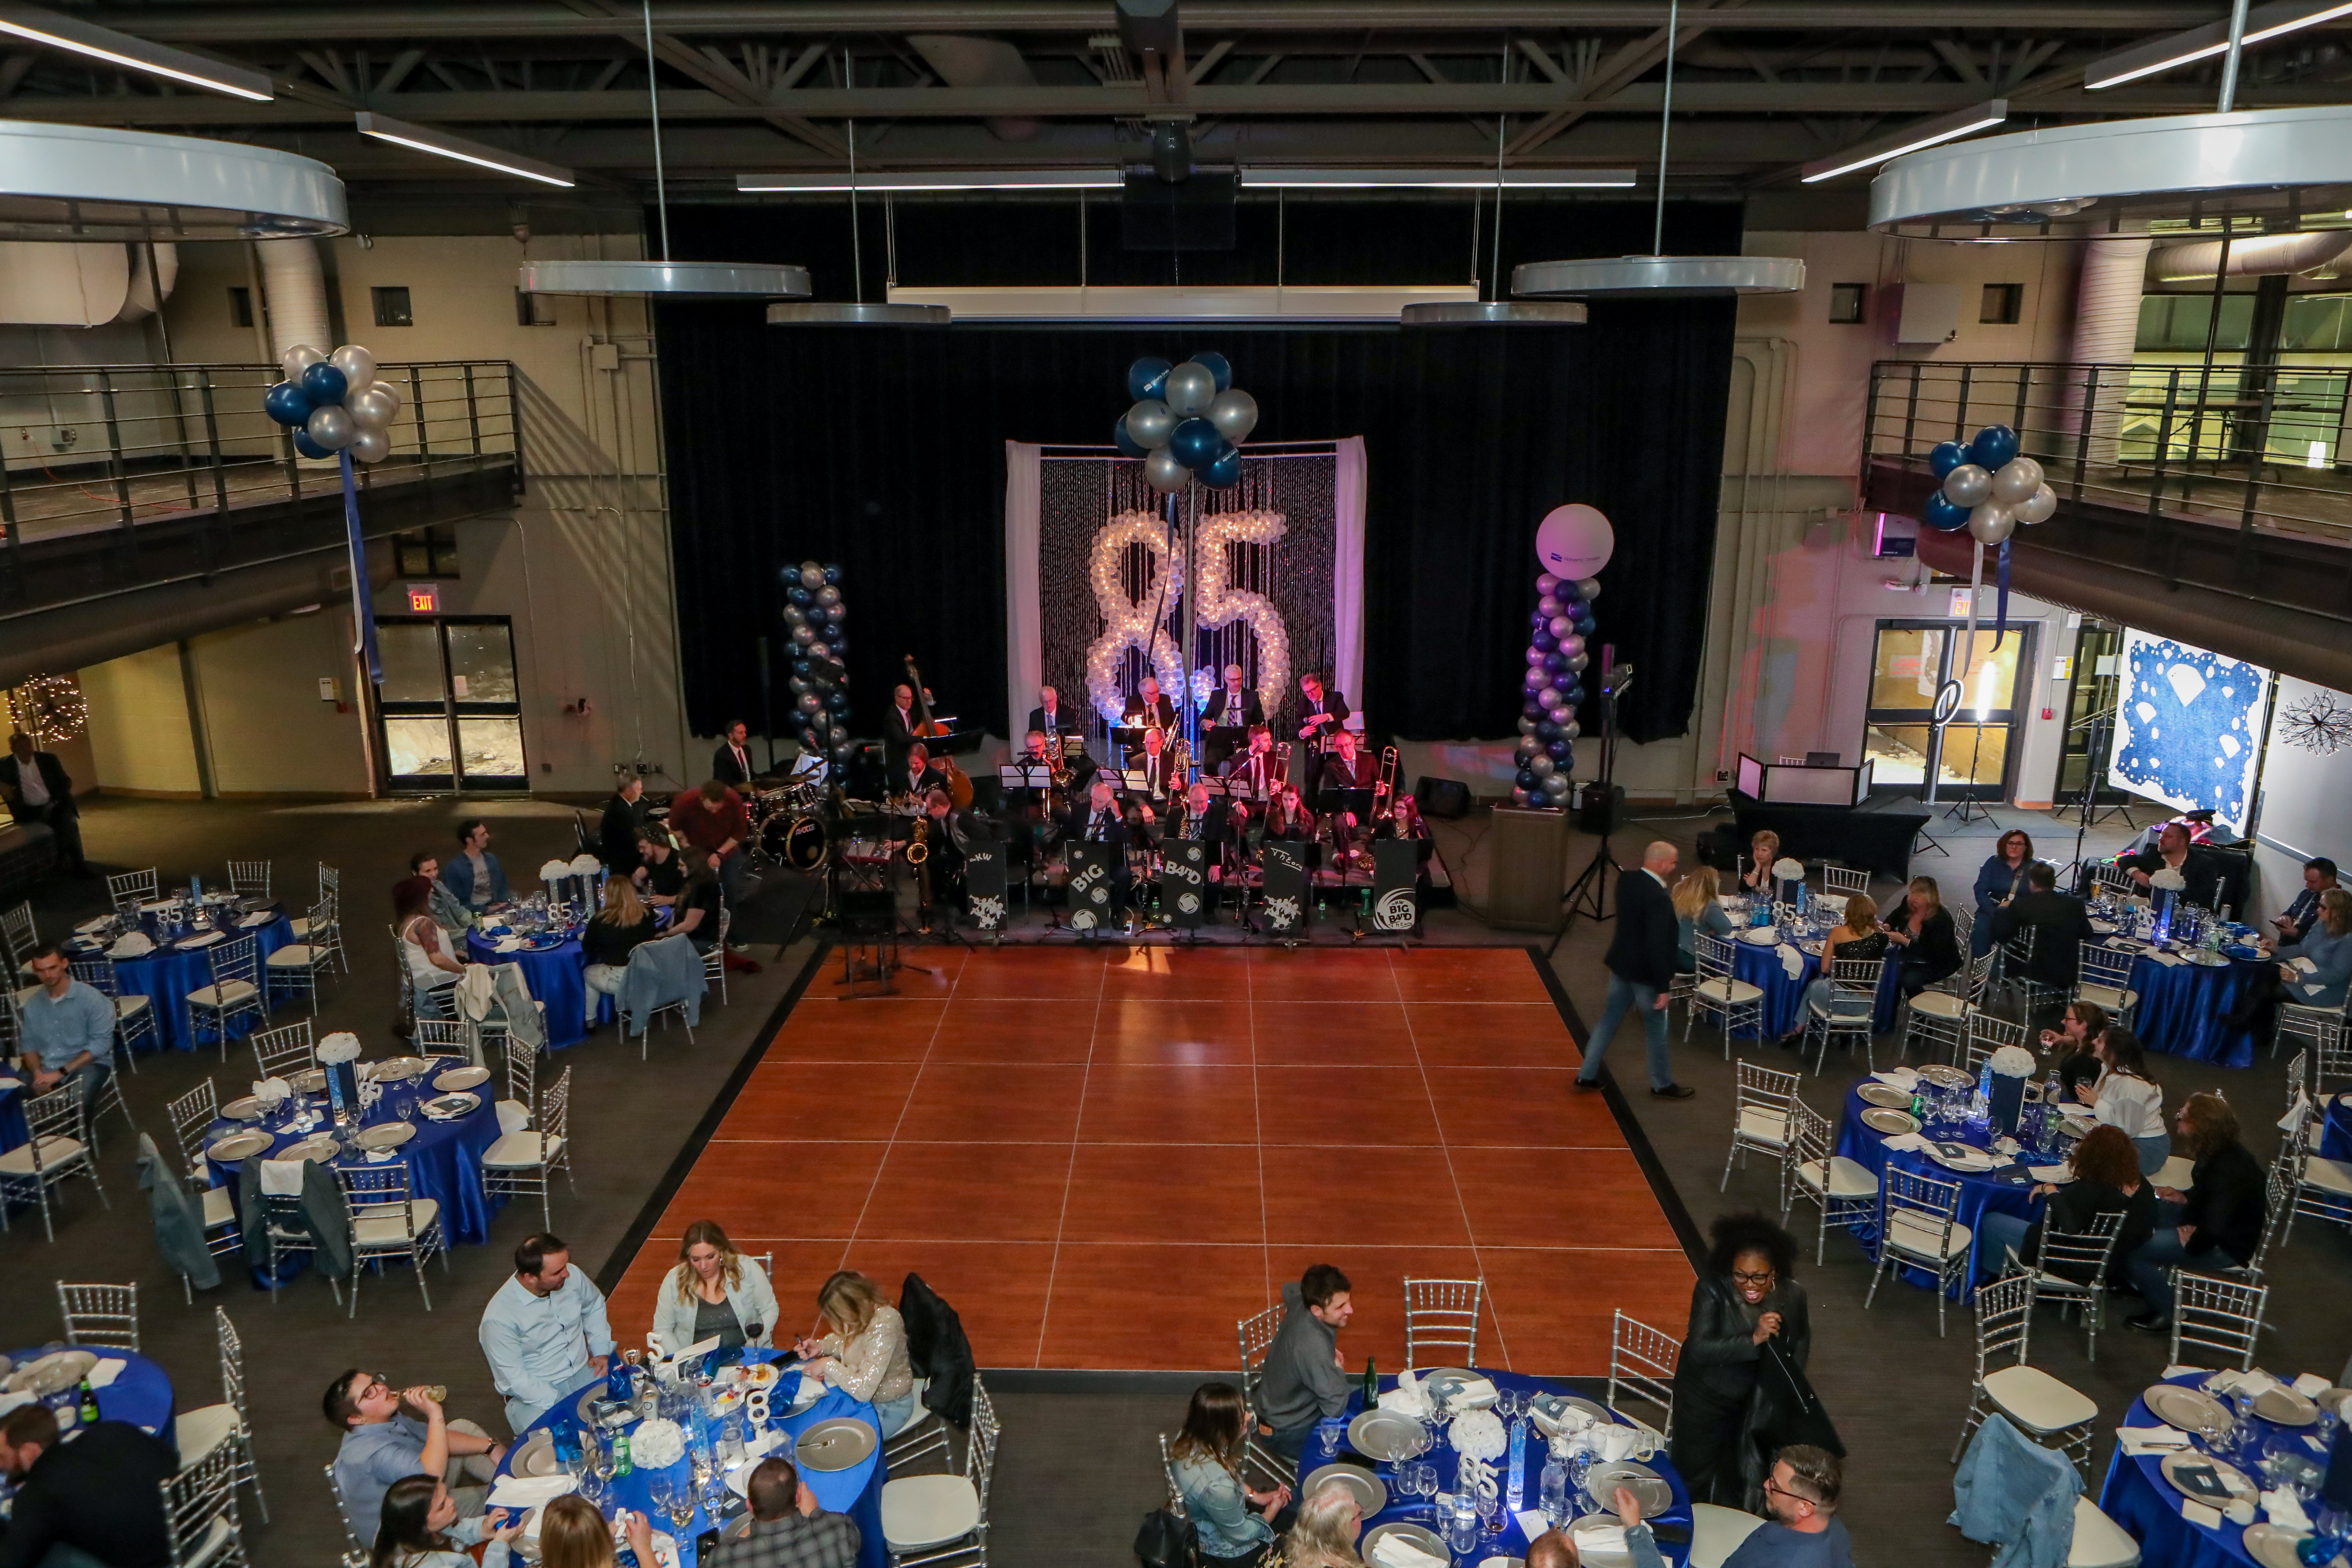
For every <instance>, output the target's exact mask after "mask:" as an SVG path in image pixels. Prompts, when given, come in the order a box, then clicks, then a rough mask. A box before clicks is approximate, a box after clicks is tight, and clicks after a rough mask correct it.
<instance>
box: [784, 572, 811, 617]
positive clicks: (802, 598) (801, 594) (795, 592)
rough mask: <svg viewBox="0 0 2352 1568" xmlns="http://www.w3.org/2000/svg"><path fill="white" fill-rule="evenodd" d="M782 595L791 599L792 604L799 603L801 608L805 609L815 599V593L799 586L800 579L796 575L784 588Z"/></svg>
mask: <svg viewBox="0 0 2352 1568" xmlns="http://www.w3.org/2000/svg"><path fill="white" fill-rule="evenodd" d="M784 597H785V598H787V599H789V600H791V601H792V602H793V604H795V605H800V606H801V607H802V608H803V609H806V608H807V607H808V606H809V605H811V604H813V603H814V602H815V599H816V595H814V594H812V593H810V592H809V591H808V590H807V589H806V588H803V587H802V586H801V580H800V578H799V577H797V576H795V577H794V578H793V584H792V586H791V587H789V588H786V589H785V590H784Z"/></svg>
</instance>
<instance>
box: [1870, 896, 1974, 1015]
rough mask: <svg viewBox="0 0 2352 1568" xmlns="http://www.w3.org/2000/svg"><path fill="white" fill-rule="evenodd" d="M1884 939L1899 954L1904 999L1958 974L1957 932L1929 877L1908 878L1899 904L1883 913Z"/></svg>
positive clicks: (1958, 947) (1949, 911)
mask: <svg viewBox="0 0 2352 1568" xmlns="http://www.w3.org/2000/svg"><path fill="white" fill-rule="evenodd" d="M1886 940H1887V941H1889V942H1893V943H1894V944H1895V947H1896V949H1897V950H1899V952H1900V953H1901V959H1900V966H1901V978H1900V979H1899V980H1898V981H1897V984H1900V985H1901V986H1902V987H1903V994H1904V995H1905V996H1906V997H1911V996H1916V995H1917V994H1919V993H1920V992H1922V991H1925V990H1926V989H1927V987H1928V986H1930V985H1933V984H1936V983H1937V981H1939V980H1943V979H1946V978H1947V977H1948V976H1950V975H1953V974H1956V973H1958V972H1959V967H1960V938H1959V931H1958V928H1957V927H1955V926H1954V925H1953V923H1952V911H1951V910H1948V909H1946V908H1945V907H1944V900H1943V897H1942V894H1941V893H1940V892H1939V891H1938V889H1937V887H1936V879H1935V878H1933V877H1914V878H1912V879H1911V885H1910V887H1909V888H1907V889H1905V890H1904V894H1903V900H1902V901H1901V902H1900V903H1898V904H1896V905H1895V908H1894V909H1893V910H1891V911H1890V912H1889V913H1888V914H1887V917H1886Z"/></svg>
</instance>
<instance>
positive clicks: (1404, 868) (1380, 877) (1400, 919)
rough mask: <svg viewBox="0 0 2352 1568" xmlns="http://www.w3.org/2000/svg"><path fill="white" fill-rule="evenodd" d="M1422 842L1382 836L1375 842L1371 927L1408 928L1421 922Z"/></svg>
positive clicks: (1376, 928) (1375, 928)
mask: <svg viewBox="0 0 2352 1568" xmlns="http://www.w3.org/2000/svg"><path fill="white" fill-rule="evenodd" d="M1420 873H1421V844H1420V841H1419V840H1417V839H1412V838H1382V839H1379V840H1377V841H1375V842H1374V844H1373V845H1372V910H1371V924H1372V929H1373V930H1374V931H1399V932H1409V931H1412V929H1413V928H1414V927H1415V926H1417V925H1419V924H1420V923H1421V899H1420V889H1419V886H1418V880H1419V877H1420Z"/></svg>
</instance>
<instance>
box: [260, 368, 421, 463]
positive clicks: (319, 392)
mask: <svg viewBox="0 0 2352 1568" xmlns="http://www.w3.org/2000/svg"><path fill="white" fill-rule="evenodd" d="M278 370H279V371H280V372H281V373H283V374H284V375H285V377H286V379H285V380H284V381H281V382H279V383H278V384H277V385H275V386H273V387H271V388H270V389H269V391H268V394H267V395H264V396H263V398H262V400H261V407H262V412H264V413H266V414H268V416H270V417H271V418H272V419H275V420H277V421H278V423H279V424H280V425H283V426H286V427H287V428H288V429H289V430H291V431H293V432H294V449H295V450H296V451H298V452H299V453H301V454H302V455H303V456H304V457H306V458H331V457H333V456H334V455H335V454H336V453H337V452H341V451H345V450H348V451H349V452H350V453H351V455H352V458H354V459H356V460H357V461H359V462H362V463H380V462H382V461H383V459H384V458H389V457H391V456H392V421H393V416H394V415H396V414H398V413H399V412H400V394H399V392H398V391H396V390H395V389H394V386H393V384H391V383H390V382H388V381H378V380H377V379H376V378H375V355H373V354H372V353H368V352H367V350H365V349H363V348H362V347H360V346H359V344H357V343H345V344H344V345H343V346H342V347H341V348H339V349H337V350H336V351H335V352H334V353H331V354H324V353H320V352H319V351H318V350H317V349H314V348H312V347H311V346H310V344H308V343H296V344H295V345H294V346H293V347H292V348H290V349H288V350H287V351H286V353H285V356H284V357H283V358H281V359H280V360H279V361H278Z"/></svg>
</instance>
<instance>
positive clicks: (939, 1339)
mask: <svg viewBox="0 0 2352 1568" xmlns="http://www.w3.org/2000/svg"><path fill="white" fill-rule="evenodd" d="M898 1316H899V1317H900V1318H902V1319H904V1320H905V1321H906V1324H907V1360H908V1362H910V1363H913V1366H914V1369H915V1375H916V1376H918V1377H923V1378H928V1379H929V1380H930V1381H929V1384H927V1385H926V1386H925V1387H924V1389H923V1408H924V1409H926V1410H929V1411H930V1412H931V1413H932V1414H933V1415H937V1416H938V1417H939V1418H940V1420H942V1421H945V1422H946V1423H948V1425H950V1426H965V1427H968V1426H971V1373H972V1364H971V1341H970V1340H967V1339H965V1338H964V1337H963V1320H962V1319H961V1318H959V1317H957V1316H956V1310H955V1309H954V1308H953V1307H950V1306H949V1305H948V1304H947V1302H945V1301H944V1300H940V1296H939V1294H938V1293H937V1292H936V1291H934V1290H933V1289H931V1288H930V1287H929V1285H926V1284H924V1283H923V1277H922V1276H921V1275H919V1274H909V1275H908V1276H907V1282H906V1283H905V1284H904V1285H901V1286H900V1287H899V1288H898Z"/></svg>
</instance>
